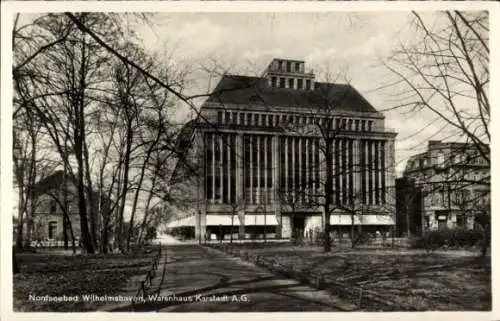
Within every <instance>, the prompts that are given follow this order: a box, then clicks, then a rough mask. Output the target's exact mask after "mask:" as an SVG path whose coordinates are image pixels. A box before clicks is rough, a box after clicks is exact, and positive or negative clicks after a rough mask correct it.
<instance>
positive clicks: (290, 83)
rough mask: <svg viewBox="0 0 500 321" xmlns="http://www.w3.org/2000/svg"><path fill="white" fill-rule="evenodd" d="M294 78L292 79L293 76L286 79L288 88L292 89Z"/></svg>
mask: <svg viewBox="0 0 500 321" xmlns="http://www.w3.org/2000/svg"><path fill="white" fill-rule="evenodd" d="M294 80H295V79H293V78H290V79H288V88H292V89H293V88H294V85H295V83H294Z"/></svg>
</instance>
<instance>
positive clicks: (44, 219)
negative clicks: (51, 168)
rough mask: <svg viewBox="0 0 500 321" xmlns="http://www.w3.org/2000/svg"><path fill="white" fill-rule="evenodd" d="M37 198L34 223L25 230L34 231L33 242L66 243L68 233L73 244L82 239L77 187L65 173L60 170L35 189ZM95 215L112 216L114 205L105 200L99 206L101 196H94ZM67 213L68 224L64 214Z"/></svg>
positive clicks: (98, 220) (99, 223) (34, 204)
mask: <svg viewBox="0 0 500 321" xmlns="http://www.w3.org/2000/svg"><path fill="white" fill-rule="evenodd" d="M34 190H35V195H34V199H33V200H30V204H29V207H31V206H33V209H30V210H32V211H33V215H32V220H31V221H30V222H26V223H27V226H26V228H25V229H24V230H25V231H27V229H30V233H31V239H32V240H33V241H63V240H64V238H65V237H64V233H66V237H67V239H68V240H69V241H71V235H73V236H74V237H75V240H79V239H80V238H81V226H80V214H79V208H78V196H77V195H78V193H77V186H76V184H75V182H74V181H73V180H71V179H70V178H69V177H68V176H67V175H65V173H64V172H63V171H56V172H55V173H53V174H52V175H49V176H48V177H46V178H45V179H43V180H42V181H40V182H38V183H37V184H36V185H35V186H34ZM92 195H93V197H95V201H94V202H89V203H88V205H89V206H90V203H92V205H93V206H94V208H93V209H92V210H93V211H94V212H95V213H97V212H98V211H101V213H109V212H110V206H111V203H110V202H109V201H106V200H103V202H102V207H101V208H99V207H98V204H97V203H98V199H99V195H98V194H97V193H95V192H94V193H92ZM65 212H66V213H67V218H68V219H69V220H68V221H67V220H65V215H64V213H65ZM96 228H97V230H98V231H99V230H100V228H101V217H100V216H99V215H98V216H97V226H96Z"/></svg>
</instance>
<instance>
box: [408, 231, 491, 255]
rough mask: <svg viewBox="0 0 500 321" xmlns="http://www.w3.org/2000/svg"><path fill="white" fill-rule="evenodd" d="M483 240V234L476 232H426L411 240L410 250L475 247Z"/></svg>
mask: <svg viewBox="0 0 500 321" xmlns="http://www.w3.org/2000/svg"><path fill="white" fill-rule="evenodd" d="M482 240H483V233H481V232H480V231H477V230H466V229H445V230H438V231H428V232H426V233H425V234H424V235H423V236H419V237H415V238H412V239H411V248H419V249H426V250H427V251H432V250H436V249H439V248H443V247H445V248H465V247H472V246H476V245H477V244H478V243H479V242H481V241H482Z"/></svg>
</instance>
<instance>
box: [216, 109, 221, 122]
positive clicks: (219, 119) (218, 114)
mask: <svg viewBox="0 0 500 321" xmlns="http://www.w3.org/2000/svg"><path fill="white" fill-rule="evenodd" d="M217 123H219V124H222V112H221V111H219V112H218V113H217Z"/></svg>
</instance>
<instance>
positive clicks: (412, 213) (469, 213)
mask: <svg viewBox="0 0 500 321" xmlns="http://www.w3.org/2000/svg"><path fill="white" fill-rule="evenodd" d="M484 149H485V150H487V154H486V155H485V153H480V152H479V150H478V148H477V146H476V145H473V144H467V143H456V142H441V141H429V143H428V148H427V151H425V152H423V153H421V154H418V155H414V156H412V157H410V159H409V160H408V163H407V165H406V168H405V170H404V173H403V178H402V179H400V180H399V185H398V186H397V190H398V191H397V194H398V198H397V201H398V204H399V206H398V205H396V209H397V216H398V219H399V222H400V225H401V226H400V228H402V229H403V230H405V231H407V228H405V227H404V226H406V220H407V217H408V216H409V217H410V221H411V222H412V225H413V227H412V228H410V231H415V232H416V231H418V230H419V226H422V227H423V228H420V229H421V230H423V231H425V230H437V229H446V228H468V229H472V228H473V227H474V222H475V221H474V219H475V217H476V215H477V214H479V213H490V212H491V210H490V182H491V179H490V166H489V161H488V160H489V155H490V153H489V148H488V147H487V146H486V148H484ZM398 187H399V188H398ZM419 215H420V219H419V218H418V217H419Z"/></svg>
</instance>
